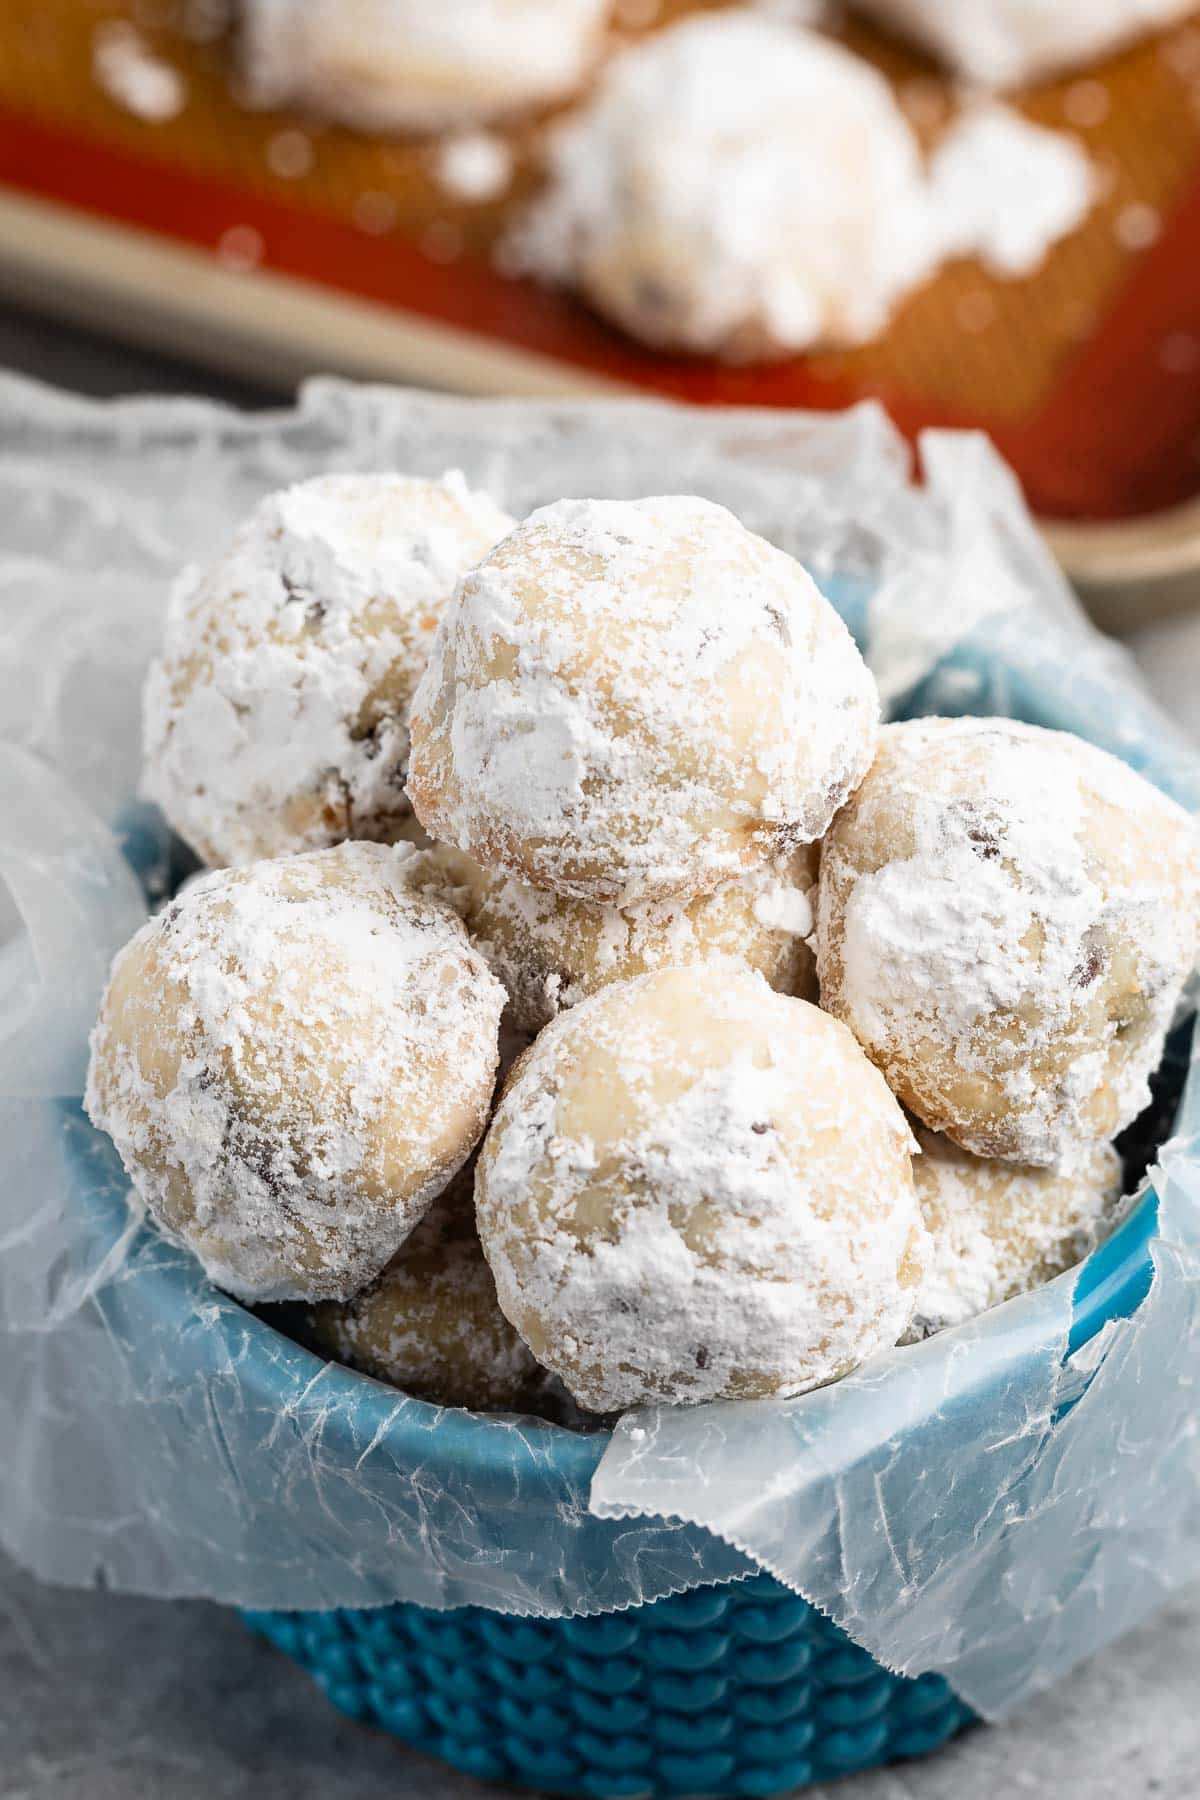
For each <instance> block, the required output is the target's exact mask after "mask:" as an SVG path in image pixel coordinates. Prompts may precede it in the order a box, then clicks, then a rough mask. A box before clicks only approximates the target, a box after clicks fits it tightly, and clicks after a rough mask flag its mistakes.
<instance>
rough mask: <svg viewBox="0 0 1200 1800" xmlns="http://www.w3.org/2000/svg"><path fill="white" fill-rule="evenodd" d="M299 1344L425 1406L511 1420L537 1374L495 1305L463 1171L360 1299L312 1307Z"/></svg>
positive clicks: (534, 1388)
mask: <svg viewBox="0 0 1200 1800" xmlns="http://www.w3.org/2000/svg"><path fill="white" fill-rule="evenodd" d="M304 1337H305V1339H306V1340H307V1341H308V1342H309V1343H311V1344H312V1345H313V1346H314V1347H316V1348H318V1349H320V1350H321V1351H323V1352H324V1353H325V1354H326V1355H328V1356H331V1357H333V1358H334V1359H335V1360H336V1361H338V1362H344V1363H348V1364H350V1366H351V1367H352V1368H355V1369H361V1370H362V1372H363V1373H364V1374H365V1375H373V1376H375V1378H376V1380H378V1381H387V1382H390V1383H391V1384H392V1386H393V1387H398V1388H402V1389H403V1391H404V1392H405V1393H406V1394H412V1395H413V1396H414V1397H415V1398H416V1399H418V1400H429V1401H432V1402H433V1404H434V1405H435V1406H466V1407H471V1408H473V1409H474V1410H475V1411H477V1412H487V1411H497V1410H498V1411H502V1412H521V1411H524V1410H525V1409H526V1407H528V1406H529V1405H530V1404H531V1403H532V1402H533V1401H534V1400H535V1399H536V1398H537V1396H538V1393H539V1389H540V1387H541V1385H542V1382H543V1377H542V1371H541V1370H540V1369H539V1368H538V1365H537V1363H536V1362H535V1361H534V1360H533V1357H532V1356H531V1355H530V1353H529V1351H528V1350H527V1349H526V1347H525V1345H524V1344H523V1343H522V1341H521V1339H520V1338H519V1337H518V1336H517V1333H516V1332H515V1331H514V1330H513V1328H512V1326H511V1325H510V1324H509V1322H508V1320H507V1319H506V1318H505V1317H504V1314H503V1313H502V1312H501V1311H500V1308H499V1305H498V1304H497V1301H496V1283H495V1281H494V1280H493V1278H492V1272H491V1269H490V1268H489V1267H488V1264H487V1261H486V1259H485V1257H484V1254H483V1251H482V1249H481V1248H480V1244H479V1233H478V1231H477V1230H476V1228H475V1201H474V1182H473V1177H472V1173H471V1171H470V1170H469V1169H467V1170H464V1171H462V1172H461V1173H460V1174H459V1175H458V1176H456V1177H455V1179H454V1181H453V1182H452V1183H451V1185H450V1187H449V1188H448V1189H447V1191H446V1193H444V1194H441V1195H439V1197H438V1198H437V1199H436V1200H435V1201H434V1203H433V1205H432V1206H431V1207H430V1209H429V1211H428V1212H427V1213H426V1215H425V1217H424V1218H423V1219H422V1220H421V1222H420V1224H419V1225H417V1226H416V1227H415V1228H414V1230H413V1231H412V1232H411V1234H410V1235H409V1236H408V1237H407V1238H405V1240H404V1243H403V1244H402V1245H401V1247H400V1250H399V1252H398V1254H397V1255H396V1256H395V1258H394V1259H393V1260H392V1262H391V1263H390V1264H389V1265H388V1267H387V1268H386V1269H385V1270H384V1272H383V1274H382V1275H381V1276H380V1277H379V1279H378V1281H376V1282H375V1283H374V1284H373V1285H372V1286H371V1287H369V1288H368V1289H367V1290H366V1292H365V1293H362V1294H359V1295H357V1296H356V1297H355V1298H354V1299H353V1300H346V1301H327V1302H325V1303H324V1304H323V1305H321V1306H314V1307H312V1308H311V1309H310V1310H309V1312H308V1313H307V1315H306V1318H305V1322H304Z"/></svg>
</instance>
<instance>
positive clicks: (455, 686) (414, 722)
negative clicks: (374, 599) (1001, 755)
mask: <svg viewBox="0 0 1200 1800" xmlns="http://www.w3.org/2000/svg"><path fill="white" fill-rule="evenodd" d="M878 713H879V701H878V696H877V694H876V691H875V686H874V682H873V681H872V679H871V677H870V675H869V674H868V672H867V670H866V668H865V666H864V664H863V662H862V658H861V657H860V656H859V654H858V651H857V650H856V649H855V646H854V643H853V640H852V639H851V637H850V635H849V633H848V632H847V630H846V628H845V626H844V625H843V624H842V621H841V620H840V619H839V618H838V616H837V614H836V613H835V612H834V610H833V608H832V607H831V606H830V605H829V604H828V602H827V601H826V600H824V599H823V598H822V596H821V595H820V593H819V592H818V591H817V588H816V586H815V585H814V583H813V582H812V580H811V579H810V578H809V576H808V575H807V574H806V573H805V571H804V570H803V569H802V568H801V567H800V566H799V564H798V563H796V562H794V561H793V559H792V558H791V557H789V556H786V555H785V554H784V553H783V552H782V551H781V550H777V549H775V548H774V547H773V546H772V545H770V544H767V543H766V542H764V540H763V539H761V538H757V537H755V536H753V535H752V534H751V533H750V532H748V531H747V530H746V529H745V528H744V527H743V526H742V525H740V524H739V523H738V521H737V520H736V519H735V518H734V517H733V515H732V514H731V513H728V512H726V511H725V509H724V508H723V507H720V506H715V505H713V504H712V503H711V502H709V501H706V500H698V499H694V498H690V497H682V496H673V497H667V498H659V499H651V500H636V501H608V500H562V501H559V502H557V503H556V504H555V505H553V506H547V507H543V508H542V509H541V510H540V511H539V512H536V513H534V514H532V515H531V517H530V518H529V519H527V520H526V521H525V523H524V524H523V525H521V526H519V527H518V528H517V530H516V531H514V532H513V533H511V534H510V536H509V537H507V538H506V539H505V540H504V542H503V543H502V544H500V545H499V546H498V547H497V548H496V550H495V551H493V553H492V554H491V555H490V556H489V557H487V558H485V560H484V561H483V562H482V563H481V564H480V565H479V567H478V568H477V569H475V570H473V571H472V573H471V574H470V575H469V576H468V577H467V578H466V579H465V580H464V581H463V583H462V585H461V587H460V589H459V591H458V593H457V594H456V596H455V598H454V600H453V602H452V603H451V605H450V606H449V607H448V608H447V609H446V612H445V615H444V617H443V620H442V624H441V626H440V628H439V630H438V634H437V638H436V641H435V644H434V649H433V653H432V655H431V657H430V662H429V667H428V669H427V670H426V672H425V675H424V677H423V679H422V681H421V685H420V687H419V688H418V690H417V695H416V698H415V700H414V702H413V709H412V717H411V726H412V735H413V747H412V758H411V764H410V772H409V792H410V793H411V795H412V798H413V803H414V805H415V807H416V811H417V814H418V816H419V817H420V819H421V820H422V822H423V824H424V825H425V826H426V827H427V829H428V830H429V831H430V832H431V833H432V835H433V836H434V837H435V838H437V839H439V840H441V841H443V842H446V843H449V844H452V845H454V846H455V847H456V848H457V849H460V850H464V851H466V852H467V853H468V854H469V855H471V856H473V857H475V859H476V860H477V861H479V862H481V863H483V864H484V865H485V866H496V867H498V868H501V869H504V870H505V871H506V872H507V873H509V874H511V875H514V876H515V877H517V879H518V880H522V881H525V882H528V883H530V884H531V885H533V886H535V887H546V888H552V889H553V890H555V891H556V892H558V893H562V894H567V895H573V896H575V897H577V898H580V899H584V900H595V901H601V902H606V903H611V904H613V905H619V906H623V907H628V906H632V905H635V904H639V903H642V902H645V901H650V900H659V899H666V898H669V897H680V898H683V899H686V898H689V897H690V896H692V895H694V894H697V893H701V892H703V891H705V890H707V889H711V888H713V887H716V886H718V885H719V884H720V883H721V882H722V881H727V880H730V879H732V878H734V877H736V876H738V875H741V874H743V873H745V872H747V871H748V870H750V869H753V868H757V867H760V866H761V865H762V864H764V863H766V862H768V861H771V860H772V859H774V858H775V857H777V856H779V855H781V854H787V853H788V852H790V851H791V850H793V849H795V848H796V846H797V845H799V844H803V843H810V842H812V841H814V840H815V839H817V838H819V837H821V835H822V834H823V832H824V831H825V829H826V827H827V826H828V824H829V821H830V819H831V818H832V816H833V814H834V813H835V812H836V811H837V809H838V807H839V806H841V805H842V804H843V802H844V801H845V799H846V797H847V796H848V795H849V794H850V793H851V792H853V790H854V788H855V787H856V786H857V784H858V782H859V781H860V780H861V778H862V776H863V774H864V773H865V771H866V769H867V767H868V766H869V764H870V760H871V755H872V752H873V749H874V745H875V740H876V735H877V729H878Z"/></svg>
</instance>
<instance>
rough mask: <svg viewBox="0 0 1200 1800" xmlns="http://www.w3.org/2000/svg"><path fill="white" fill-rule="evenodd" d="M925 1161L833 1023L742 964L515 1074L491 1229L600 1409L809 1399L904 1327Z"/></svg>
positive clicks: (675, 990)
mask: <svg viewBox="0 0 1200 1800" xmlns="http://www.w3.org/2000/svg"><path fill="white" fill-rule="evenodd" d="M912 1149H913V1143H912V1139H911V1137H910V1135H909V1131H908V1126H907V1124H906V1123H905V1120H904V1115H903V1114H902V1112H901V1110H900V1108H899V1106H898V1105H897V1104H896V1102H895V1100H893V1098H892V1096H891V1094H889V1092H888V1090H887V1088H886V1086H885V1085H884V1083H883V1081H882V1079H881V1078H880V1076H879V1075H878V1073H877V1072H876V1071H875V1070H874V1069H873V1068H872V1067H871V1065H870V1063H869V1062H868V1061H867V1059H866V1057H864V1056H863V1054H862V1052H861V1051H860V1050H859V1048H858V1045H857V1044H856V1043H855V1042H854V1039H853V1038H852V1037H851V1035H850V1033H849V1032H848V1031H847V1030H846V1029H845V1027H844V1026H842V1025H839V1024H838V1022H837V1021H836V1020H835V1019H831V1018H830V1017H829V1016H828V1015H827V1014H826V1013H823V1012H819V1011H818V1010H817V1008H816V1007H815V1006H809V1005H808V1004H807V1002H806V1001H803V1000H792V999H788V998H787V997H785V996H784V995H781V994H776V993H773V992H772V990H771V989H770V988H769V987H768V986H767V984H766V982H765V981H764V980H763V978H762V976H761V975H758V974H756V973H753V972H751V971H749V970H746V969H742V968H740V967H739V966H738V965H737V964H736V963H722V962H711V963H706V964H702V965H698V966H695V967H693V968H687V969H664V970H660V971H658V972H657V973H655V974H653V975H642V976H639V977H638V978H637V979H636V980H634V981H623V982H618V983H615V984H613V985H612V986H610V987H606V988H603V989H601V991H600V992H599V993H598V994H594V995H593V996H592V998H591V999H590V1000H584V1001H582V1002H581V1003H580V1005H578V1006H576V1007H573V1008H572V1010H571V1011H570V1012H567V1013H563V1014H561V1015H560V1016H559V1017H558V1018H557V1019H555V1020H554V1022H553V1024H551V1025H548V1026H547V1027H546V1029H545V1031H544V1032H543V1033H542V1035H541V1036H540V1037H539V1038H538V1040H537V1041H536V1043H535V1044H534V1046H533V1048H532V1049H531V1050H530V1051H529V1053H528V1054H527V1056H526V1057H525V1059H524V1061H523V1062H521V1063H519V1064H518V1065H517V1068H516V1070H515V1071H514V1074H513V1075H512V1077H510V1081H509V1085H508V1088H507V1090H506V1091H505V1093H504V1096H503V1098H502V1100H501V1103H500V1107H499V1109H498V1111H497V1113H496V1117H495V1120H494V1122H493V1124H492V1127H491V1130H490V1131H489V1133H488V1136H487V1138H486V1140H485V1142H484V1147H483V1150H482V1152H481V1154H480V1159H479V1165H478V1168H477V1171H476V1177H475V1200H476V1207H477V1211H478V1218H479V1233H480V1237H481V1238H482V1240H483V1248H484V1251H485V1253H486V1255H487V1258H488V1261H489V1262H490V1263H491V1265H492V1269H493V1272H494V1274H495V1276H496V1291H497V1294H498V1295H499V1299H500V1305H501V1306H502V1308H503V1309H504V1311H505V1313H506V1314H507V1315H508V1317H509V1318H510V1319H511V1320H512V1322H513V1324H514V1325H515V1326H516V1327H517V1330H518V1331H519V1332H520V1333H521V1336H522V1337H523V1338H524V1339H525V1341H526V1343H527V1344H528V1345H529V1347H530V1349H531V1350H532V1351H533V1353H534V1355H535V1356H536V1357H537V1359H538V1361H539V1362H541V1363H544V1364H545V1365H546V1366H547V1367H548V1368H550V1369H552V1370H553V1371H554V1373H555V1374H556V1375H558V1376H560V1377H561V1379H562V1380H563V1382H564V1383H565V1385H566V1386H567V1388H568V1389H569V1390H570V1392H571V1393H572V1394H573V1395H574V1397H575V1399H576V1400H577V1401H579V1402H580V1404H581V1405H583V1406H586V1407H589V1408H590V1409H591V1410H592V1411H595V1412H606V1411H610V1410H613V1409H616V1408H619V1407H625V1406H636V1405H639V1404H642V1403H644V1402H654V1401H668V1402H684V1401H697V1400H717V1399H731V1400H737V1399H755V1398H760V1397H764V1396H768V1395H779V1394H799V1393H803V1392H804V1391H805V1390H806V1389H808V1388H812V1387H817V1386H819V1385H820V1384H821V1383H823V1382H827V1381H833V1380H835V1379H836V1378H837V1377H838V1376H839V1375H844V1374H846V1373H847V1372H848V1371H849V1370H851V1369H853V1368H854V1367H856V1366H857V1364H859V1363H861V1362H863V1361H864V1360H865V1359H866V1358H867V1357H869V1356H871V1355H872V1354H873V1353H874V1352H876V1351H878V1350H881V1349H883V1348H884V1347H886V1346H889V1345H892V1344H894V1343H895V1342H896V1340H897V1338H898V1337H899V1335H900V1334H901V1332H903V1331H904V1329H905V1328H906V1326H907V1325H908V1323H909V1321H910V1319H911V1317H912V1312H913V1306H914V1303H915V1299H916V1292H917V1286H918V1283H919V1282H920V1279H921V1276H922V1273H923V1269H924V1261H925V1251H926V1243H925V1233H924V1230H923V1228H922V1225H921V1221H920V1213H919V1211H918V1208H917V1202H916V1194H915V1190H914V1188H913V1179H912V1170H911V1167H910V1152H911V1151H912Z"/></svg>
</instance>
